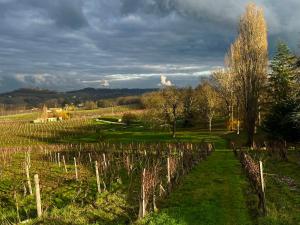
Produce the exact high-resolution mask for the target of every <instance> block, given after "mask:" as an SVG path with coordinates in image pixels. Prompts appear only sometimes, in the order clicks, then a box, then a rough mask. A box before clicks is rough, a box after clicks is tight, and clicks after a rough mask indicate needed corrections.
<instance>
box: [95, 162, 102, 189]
mask: <svg viewBox="0 0 300 225" xmlns="http://www.w3.org/2000/svg"><path fill="white" fill-rule="evenodd" d="M95 170H96V179H97V190H98V193H101V186H100V177H99V169H98V162H97V161H95Z"/></svg>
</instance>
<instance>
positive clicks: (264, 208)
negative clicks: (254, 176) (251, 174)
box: [259, 161, 267, 215]
mask: <svg viewBox="0 0 300 225" xmlns="http://www.w3.org/2000/svg"><path fill="white" fill-rule="evenodd" d="M259 173H260V183H261V204H262V210H263V214H264V215H266V214H267V208H266V195H265V181H264V171H263V164H262V161H259Z"/></svg>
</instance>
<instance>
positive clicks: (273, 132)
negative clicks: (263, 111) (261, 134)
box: [263, 100, 300, 142]
mask: <svg viewBox="0 0 300 225" xmlns="http://www.w3.org/2000/svg"><path fill="white" fill-rule="evenodd" d="M299 123H300V120H299V106H298V104H297V102H295V101H288V100H287V101H285V102H282V103H280V104H277V105H275V106H273V108H272V110H271V111H270V113H269V114H268V115H267V117H266V120H265V121H264V124H263V128H264V129H265V130H266V131H267V132H268V133H269V135H270V136H271V137H272V138H276V139H281V140H286V141H292V142H293V141H299V140H300V124H299Z"/></svg>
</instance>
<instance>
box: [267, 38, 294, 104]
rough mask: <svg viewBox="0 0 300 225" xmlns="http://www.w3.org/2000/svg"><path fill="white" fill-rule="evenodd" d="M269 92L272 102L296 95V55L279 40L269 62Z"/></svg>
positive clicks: (277, 102) (275, 102) (278, 101)
mask: <svg viewBox="0 0 300 225" xmlns="http://www.w3.org/2000/svg"><path fill="white" fill-rule="evenodd" d="M271 69H272V72H271V73H270V77H269V88H270V90H269V92H270V93H271V96H272V100H273V102H274V104H279V103H280V102H282V101H286V100H288V99H291V98H295V97H296V94H297V93H296V90H297V88H296V78H297V57H296V56H295V55H294V54H292V53H291V51H290V49H289V48H288V46H287V45H286V44H285V43H284V42H279V43H278V46H277V53H276V55H275V56H274V58H273V60H272V62H271Z"/></svg>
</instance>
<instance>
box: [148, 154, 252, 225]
mask: <svg viewBox="0 0 300 225" xmlns="http://www.w3.org/2000/svg"><path fill="white" fill-rule="evenodd" d="M247 189H248V183H247V180H246V178H245V176H244V174H243V173H242V171H241V167H240V165H239V162H238V161H237V160H236V159H235V158H234V156H233V154H232V152H214V153H213V154H212V155H211V156H209V158H208V159H207V160H206V161H204V162H201V163H200V164H199V165H198V166H197V167H196V168H195V169H194V170H193V171H192V172H191V173H190V174H189V175H187V176H186V177H185V178H184V179H183V181H182V183H181V185H179V187H177V188H176V189H175V191H174V192H173V193H171V195H170V196H169V197H168V198H167V199H166V200H165V201H163V203H162V204H161V207H162V209H161V211H160V212H159V213H157V214H154V215H151V216H150V217H149V218H147V219H145V220H144V221H143V223H144V224H164V225H169V224H174V225H175V224H176V225H196V224H199V225H200V224H203V225H212V224H228V225H233V224H234V225H246V224H253V221H252V219H251V217H250V214H249V211H248V208H247V199H246V196H245V191H246V190H247Z"/></svg>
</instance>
